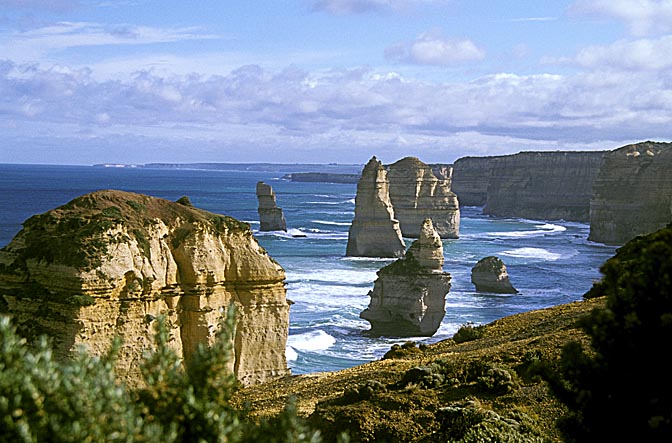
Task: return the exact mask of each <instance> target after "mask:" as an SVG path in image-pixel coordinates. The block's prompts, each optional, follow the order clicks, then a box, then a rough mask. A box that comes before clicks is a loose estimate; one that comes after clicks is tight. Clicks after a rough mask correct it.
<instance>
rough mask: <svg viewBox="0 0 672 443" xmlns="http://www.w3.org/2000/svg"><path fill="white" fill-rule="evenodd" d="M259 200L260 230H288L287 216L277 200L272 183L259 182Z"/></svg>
mask: <svg viewBox="0 0 672 443" xmlns="http://www.w3.org/2000/svg"><path fill="white" fill-rule="evenodd" d="M257 200H258V201H259V208H258V212H259V223H260V227H259V230H260V231H287V223H286V222H285V216H284V215H283V213H282V209H280V208H279V207H278V205H277V203H276V202H275V193H274V192H273V188H271V186H270V185H267V184H266V183H264V182H258V183H257Z"/></svg>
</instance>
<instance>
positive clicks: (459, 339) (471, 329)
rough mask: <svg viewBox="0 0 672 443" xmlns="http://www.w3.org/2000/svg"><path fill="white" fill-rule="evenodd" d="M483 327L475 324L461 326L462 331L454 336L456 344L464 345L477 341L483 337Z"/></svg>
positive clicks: (458, 331)
mask: <svg viewBox="0 0 672 443" xmlns="http://www.w3.org/2000/svg"><path fill="white" fill-rule="evenodd" d="M484 332H485V331H484V327H483V325H480V326H477V325H474V324H473V323H466V324H464V325H462V326H460V329H458V330H457V332H456V333H455V334H454V335H453V340H454V341H455V343H464V342H468V341H472V340H477V339H479V338H481V337H483V333H484Z"/></svg>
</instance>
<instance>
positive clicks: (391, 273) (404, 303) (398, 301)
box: [360, 219, 451, 337]
mask: <svg viewBox="0 0 672 443" xmlns="http://www.w3.org/2000/svg"><path fill="white" fill-rule="evenodd" d="M443 262H444V258H443V244H442V242H441V238H440V237H439V234H438V232H436V230H435V229H434V226H433V225H432V220H431V219H426V220H425V221H424V222H423V223H422V226H421V228H420V235H419V236H418V239H417V240H415V241H414V242H413V244H412V245H411V246H410V247H409V248H408V251H407V252H406V256H405V257H404V258H401V259H399V260H396V261H395V262H393V263H391V264H389V265H387V266H385V267H384V268H382V269H381V270H380V271H378V278H377V279H376V281H375V283H374V287H373V290H372V291H370V292H369V296H370V297H371V301H370V303H369V306H368V307H367V308H366V309H365V310H364V311H362V312H361V314H360V317H361V318H363V319H366V320H367V321H368V322H369V323H370V324H371V330H370V331H369V333H370V334H371V335H374V336H392V337H419V336H427V337H428V336H432V335H434V333H435V332H436V331H437V329H438V328H439V326H440V325H441V321H442V320H443V317H444V316H445V314H446V308H445V304H446V294H447V293H448V291H449V290H450V280H451V276H450V274H449V273H447V272H443Z"/></svg>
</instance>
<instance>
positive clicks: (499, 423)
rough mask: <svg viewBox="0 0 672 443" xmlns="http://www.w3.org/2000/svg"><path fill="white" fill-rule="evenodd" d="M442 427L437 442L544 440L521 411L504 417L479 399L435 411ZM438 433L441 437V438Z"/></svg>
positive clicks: (535, 442)
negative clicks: (483, 406) (482, 404)
mask: <svg viewBox="0 0 672 443" xmlns="http://www.w3.org/2000/svg"><path fill="white" fill-rule="evenodd" d="M436 416H437V420H439V421H440V422H441V430H440V431H439V432H438V433H437V434H438V435H436V436H435V440H434V441H449V442H454V443H482V442H498V443H542V442H545V441H546V440H545V439H544V438H542V437H541V436H540V432H539V430H538V429H537V428H536V426H535V425H534V421H533V420H532V419H531V418H530V417H529V416H527V415H526V414H523V413H521V412H518V411H513V412H511V413H509V414H507V416H501V415H499V414H497V413H496V412H494V411H491V410H488V409H484V408H482V406H481V404H480V402H479V401H478V400H466V401H464V402H460V403H456V404H453V405H451V406H447V407H443V408H441V409H439V410H438V411H437V413H436ZM439 435H440V436H441V437H440V438H439Z"/></svg>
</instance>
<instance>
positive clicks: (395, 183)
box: [387, 157, 460, 238]
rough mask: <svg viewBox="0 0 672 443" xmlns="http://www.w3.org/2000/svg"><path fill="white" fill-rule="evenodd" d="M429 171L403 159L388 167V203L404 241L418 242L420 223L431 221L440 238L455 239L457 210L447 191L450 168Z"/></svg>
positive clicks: (409, 160)
mask: <svg viewBox="0 0 672 443" xmlns="http://www.w3.org/2000/svg"><path fill="white" fill-rule="evenodd" d="M437 171H440V173H441V174H442V178H443V179H442V180H439V179H438V178H437V176H436V175H435V174H434V172H433V171H432V167H431V166H430V165H427V164H425V163H423V162H422V161H420V160H419V159H418V158H416V157H405V158H403V159H401V160H399V161H397V162H396V163H393V164H391V165H390V166H389V167H388V171H387V178H388V180H389V182H390V201H391V203H392V207H393V208H394V216H395V218H396V219H397V220H399V227H400V229H401V234H402V235H403V236H404V237H410V238H417V237H418V236H419V235H420V227H421V226H422V223H423V220H425V219H426V218H431V219H432V222H433V223H434V229H436V231H437V232H438V233H439V236H440V237H441V238H458V237H459V231H460V207H459V203H458V201H457V196H456V195H455V193H453V192H452V191H451V189H450V180H451V174H452V169H451V168H443V169H441V168H437Z"/></svg>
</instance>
